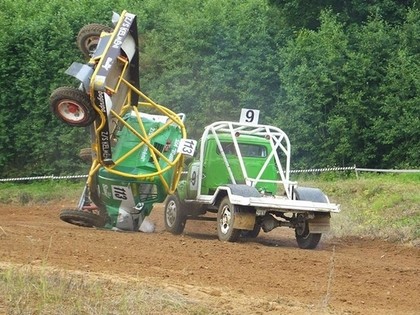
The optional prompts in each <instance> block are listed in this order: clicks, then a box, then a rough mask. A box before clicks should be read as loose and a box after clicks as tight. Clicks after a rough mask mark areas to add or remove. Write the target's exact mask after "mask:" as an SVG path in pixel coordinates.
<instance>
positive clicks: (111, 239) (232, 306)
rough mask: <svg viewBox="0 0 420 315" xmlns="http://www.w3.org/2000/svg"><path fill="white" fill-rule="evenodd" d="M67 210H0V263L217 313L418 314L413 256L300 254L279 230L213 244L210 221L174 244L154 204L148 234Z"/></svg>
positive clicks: (412, 251)
mask: <svg viewBox="0 0 420 315" xmlns="http://www.w3.org/2000/svg"><path fill="white" fill-rule="evenodd" d="M68 205H69V204H66V205H54V206H52V205H48V206H40V205H34V206H24V207H23V206H22V207H16V206H10V205H0V218H1V219H0V263H19V264H30V265H34V264H39V263H41V262H42V263H43V264H45V262H46V263H47V265H50V266H53V267H55V268H63V269H66V270H81V271H85V272H99V273H106V274H108V275H113V276H118V275H122V276H128V277H137V278H138V279H140V280H142V281H147V282H149V283H150V282H151V283H156V284H157V285H161V286H165V287H167V288H171V289H176V290H178V291H180V292H182V294H184V295H187V296H191V297H193V298H195V299H198V300H202V301H203V303H207V304H211V305H212V306H215V305H217V307H218V308H219V309H220V311H224V312H225V314H420V298H419V297H420V249H419V248H413V247H410V246H402V245H395V244H390V243H386V242H382V241H378V240H363V239H347V240H342V239H340V240H337V239H332V240H321V244H320V246H319V247H318V248H317V249H316V250H313V251H307V250H301V249H298V248H297V246H296V243H295V240H294V236H293V231H292V230H288V229H277V230H275V231H272V232H270V233H267V234H265V233H262V234H261V235H260V236H259V237H258V238H256V239H255V240H246V241H245V240H241V241H239V242H238V243H222V242H220V241H219V240H218V239H217V235H216V230H215V223H214V222H194V221H189V222H187V225H186V228H185V233H184V235H181V236H174V235H171V234H169V233H167V232H165V231H164V225H163V222H162V219H163V213H162V207H161V206H160V205H158V207H156V208H155V209H154V210H153V212H152V215H151V216H150V218H149V220H150V221H151V222H153V223H154V224H155V232H153V233H140V232H139V233H120V232H113V231H104V230H96V229H90V228H82V227H78V226H74V225H71V224H68V223H65V222H62V221H60V220H59V218H58V214H59V211H60V209H61V208H62V207H63V206H68ZM70 205H71V204H70ZM0 306H1V305H0ZM0 309H1V307H0Z"/></svg>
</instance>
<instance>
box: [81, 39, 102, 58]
mask: <svg viewBox="0 0 420 315" xmlns="http://www.w3.org/2000/svg"><path fill="white" fill-rule="evenodd" d="M99 38H100V37H99V36H90V37H88V38H86V40H85V43H84V46H85V48H86V50H87V52H88V53H89V56H92V55H93V53H94V52H95V50H96V48H97V47H98V43H99Z"/></svg>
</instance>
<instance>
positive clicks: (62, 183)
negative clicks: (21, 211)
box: [0, 180, 84, 205]
mask: <svg viewBox="0 0 420 315" xmlns="http://www.w3.org/2000/svg"><path fill="white" fill-rule="evenodd" d="M83 188H84V181H83V180H44V181H38V182H32V183H19V182H15V183H12V182H4V183H0V203H3V204H10V203H16V204H21V205H25V204H29V203H36V204H39V203H41V204H42V203H47V202H50V201H54V200H69V199H71V200H74V199H75V198H79V197H80V195H81V194H82V191H83Z"/></svg>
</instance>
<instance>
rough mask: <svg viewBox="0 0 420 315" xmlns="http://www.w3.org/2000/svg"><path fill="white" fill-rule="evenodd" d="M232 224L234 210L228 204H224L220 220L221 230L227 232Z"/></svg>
mask: <svg viewBox="0 0 420 315" xmlns="http://www.w3.org/2000/svg"><path fill="white" fill-rule="evenodd" d="M231 224H232V211H231V209H230V208H229V206H228V205H225V206H223V208H222V213H221V216H220V220H219V225H220V232H222V233H223V234H227V233H228V232H229V230H230V225H231Z"/></svg>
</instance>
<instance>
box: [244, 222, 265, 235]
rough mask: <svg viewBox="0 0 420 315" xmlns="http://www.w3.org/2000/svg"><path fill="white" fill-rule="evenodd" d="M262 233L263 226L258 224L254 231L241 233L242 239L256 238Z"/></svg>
mask: <svg viewBox="0 0 420 315" xmlns="http://www.w3.org/2000/svg"><path fill="white" fill-rule="evenodd" d="M260 231H261V226H260V225H259V224H257V223H255V225H254V229H253V230H242V231H241V237H243V238H256V237H257V236H258V235H259V234H260Z"/></svg>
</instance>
